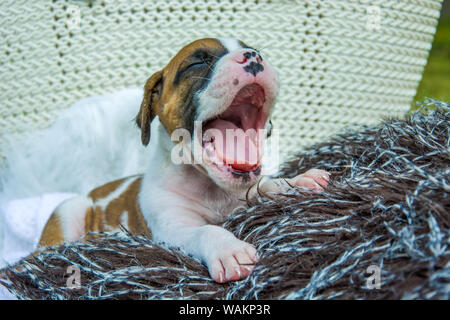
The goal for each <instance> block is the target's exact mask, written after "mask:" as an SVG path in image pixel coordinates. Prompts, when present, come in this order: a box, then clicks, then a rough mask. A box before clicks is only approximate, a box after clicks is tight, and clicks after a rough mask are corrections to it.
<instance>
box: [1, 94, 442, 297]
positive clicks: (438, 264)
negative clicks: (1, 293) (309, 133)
mask: <svg viewBox="0 0 450 320" xmlns="http://www.w3.org/2000/svg"><path fill="white" fill-rule="evenodd" d="M434 103H435V104H436V105H437V107H438V108H437V110H436V111H434V112H429V113H427V114H423V113H419V112H418V113H415V114H412V115H410V116H409V117H408V118H407V119H406V120H400V119H391V120H386V121H385V122H383V123H382V124H381V125H379V126H376V127H364V128H362V129H360V130H358V131H351V132H346V133H344V134H342V135H339V136H336V137H335V138H333V139H332V140H330V141H329V142H327V143H322V144H320V145H316V146H313V147H311V148H309V149H308V150H307V151H306V152H304V153H302V154H300V155H298V156H297V157H296V160H294V161H291V162H289V163H287V164H285V166H284V168H283V170H282V175H284V176H294V175H296V174H298V173H301V172H303V171H305V170H307V169H309V168H312V167H315V168H321V169H325V170H328V171H330V172H331V173H332V182H331V184H330V185H329V186H328V188H327V190H326V192H324V193H311V192H309V191H308V190H304V189H303V190H302V189H296V190H292V192H290V193H288V194H283V195H279V196H277V197H272V196H270V197H269V196H268V195H261V198H260V199H258V201H257V202H255V203H249V207H247V208H242V209H241V210H237V211H236V212H234V213H233V214H232V215H230V217H229V219H228V220H227V221H226V222H225V223H224V227H225V228H227V229H228V230H231V231H232V232H233V233H234V234H235V235H236V236H237V237H238V238H240V239H243V240H245V241H248V242H251V243H253V244H254V245H255V246H256V248H257V249H258V253H259V255H260V257H261V260H260V262H259V263H258V264H257V266H256V267H255V269H254V271H253V272H252V274H251V275H250V276H249V277H248V278H247V279H244V280H242V281H237V282H231V283H228V284H217V283H215V282H213V281H212V280H211V279H210V278H209V276H208V272H207V269H206V268H205V267H204V266H203V265H202V264H201V262H200V261H198V260H196V259H194V258H192V257H188V256H186V255H184V254H183V252H181V251H179V250H176V249H171V248H166V247H164V246H159V245H156V244H155V243H153V241H151V240H149V239H146V238H143V237H138V236H133V235H130V234H127V235H120V234H115V235H104V236H103V237H101V238H99V239H96V240H93V241H89V242H87V243H83V242H77V243H71V244H66V245H62V246H59V247H56V248H53V249H51V250H50V251H46V252H42V253H40V254H39V255H37V256H35V257H32V256H30V257H28V258H26V259H23V260H22V261H20V262H19V263H17V264H16V265H14V266H10V267H8V268H6V269H4V270H2V271H0V278H2V279H3V280H1V281H2V282H3V283H4V284H5V285H6V286H7V287H8V289H9V290H10V291H11V292H12V293H14V294H15V295H16V296H17V297H19V298H24V299H165V298H171V299H188V298H189V299H449V298H450V262H449V261H450V249H449V245H450V231H449V223H450V219H449V211H450V210H449V209H450V166H449V165H450V149H449V141H450V135H449V123H450V109H449V105H447V104H443V103H437V102H434ZM77 270H79V274H78V273H77ZM78 275H79V277H77V276H78ZM74 276H75V277H74ZM74 279H75V280H74ZM78 280H79V281H78ZM78 284H79V285H78Z"/></svg>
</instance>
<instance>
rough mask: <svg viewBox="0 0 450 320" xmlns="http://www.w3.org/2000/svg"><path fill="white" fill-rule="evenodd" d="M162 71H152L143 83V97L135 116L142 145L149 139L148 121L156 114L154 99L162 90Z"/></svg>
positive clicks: (157, 97) (146, 143)
mask: <svg viewBox="0 0 450 320" xmlns="http://www.w3.org/2000/svg"><path fill="white" fill-rule="evenodd" d="M161 80H162V72H161V71H158V72H156V73H154V74H153V75H152V76H151V77H150V78H149V79H148V80H147V82H146V83H145V87H144V98H143V99H142V103H141V109H140V110H139V113H138V115H137V116H136V124H137V126H138V127H139V128H140V129H141V140H142V144H143V145H145V146H146V145H148V143H149V141H150V123H151V122H152V120H153V118H154V117H155V116H156V115H157V114H158V112H157V110H155V109H156V108H155V105H154V104H155V100H157V99H159V96H160V95H161V91H162V81H161Z"/></svg>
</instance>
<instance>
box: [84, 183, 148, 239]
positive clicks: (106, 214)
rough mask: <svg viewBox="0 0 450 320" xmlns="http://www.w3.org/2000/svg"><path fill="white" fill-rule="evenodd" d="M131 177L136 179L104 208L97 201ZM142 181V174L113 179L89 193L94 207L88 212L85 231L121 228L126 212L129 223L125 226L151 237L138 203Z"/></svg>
mask: <svg viewBox="0 0 450 320" xmlns="http://www.w3.org/2000/svg"><path fill="white" fill-rule="evenodd" d="M129 179H135V181H133V182H132V183H131V184H130V185H129V186H128V188H127V189H126V190H125V191H124V192H123V193H121V194H120V195H119V196H118V197H117V198H115V199H112V200H111V202H110V203H108V204H107V205H106V207H105V209H104V210H103V209H102V207H101V206H97V205H96V203H97V202H98V201H100V200H102V199H104V198H105V197H107V196H108V195H110V194H111V193H112V192H114V191H116V189H117V188H119V187H120V186H121V185H122V184H123V183H126V182H127V180H129ZM141 183H142V176H134V177H128V178H123V179H119V180H115V181H112V182H110V183H107V184H105V185H103V186H100V187H98V188H96V189H94V190H92V191H91V192H90V193H89V195H88V196H89V197H90V198H91V199H92V202H93V208H92V210H91V211H90V212H87V213H86V220H85V232H86V233H88V232H99V231H111V230H118V229H120V224H121V217H122V215H123V214H124V213H125V212H126V214H127V215H128V217H127V225H126V226H124V227H125V228H127V229H128V230H129V231H130V232H131V233H135V234H141V235H145V236H147V237H150V236H151V235H150V231H149V229H148V227H147V224H146V222H145V219H144V217H143V216H142V213H141V210H140V209H139V205H138V195H139V190H140V187H141Z"/></svg>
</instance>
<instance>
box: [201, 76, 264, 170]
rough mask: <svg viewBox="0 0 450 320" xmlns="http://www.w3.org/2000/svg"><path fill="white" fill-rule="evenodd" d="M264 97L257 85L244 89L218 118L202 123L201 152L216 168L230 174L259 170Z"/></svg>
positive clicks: (261, 149) (262, 139)
mask: <svg viewBox="0 0 450 320" xmlns="http://www.w3.org/2000/svg"><path fill="white" fill-rule="evenodd" d="M264 102H265V93H264V89H263V87H261V86H260V85H258V84H250V85H247V86H244V87H243V88H242V89H241V90H239V92H238V93H237V94H236V96H235V97H234V99H233V102H232V103H231V104H230V106H228V108H227V109H226V110H225V111H224V112H223V113H221V114H219V115H216V116H215V117H214V118H212V119H209V120H207V121H205V122H204V123H203V137H202V139H203V143H202V145H203V149H204V152H206V157H207V158H208V159H209V160H210V161H211V162H213V163H214V164H215V165H216V166H218V167H219V168H229V169H231V171H232V172H237V173H239V172H252V171H253V172H256V173H259V170H260V160H261V157H262V153H263V143H264V137H265V132H264V125H265V123H266V120H267V115H266V114H265V113H264V112H263V105H264Z"/></svg>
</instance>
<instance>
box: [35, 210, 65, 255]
mask: <svg viewBox="0 0 450 320" xmlns="http://www.w3.org/2000/svg"><path fill="white" fill-rule="evenodd" d="M63 242H64V235H63V230H62V225H61V221H60V218H59V216H58V214H57V211H55V212H54V213H52V215H51V217H50V219H48V221H47V224H46V225H45V227H44V231H43V232H42V236H41V239H40V240H39V244H38V247H50V246H56V245H58V244H61V243H63Z"/></svg>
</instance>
